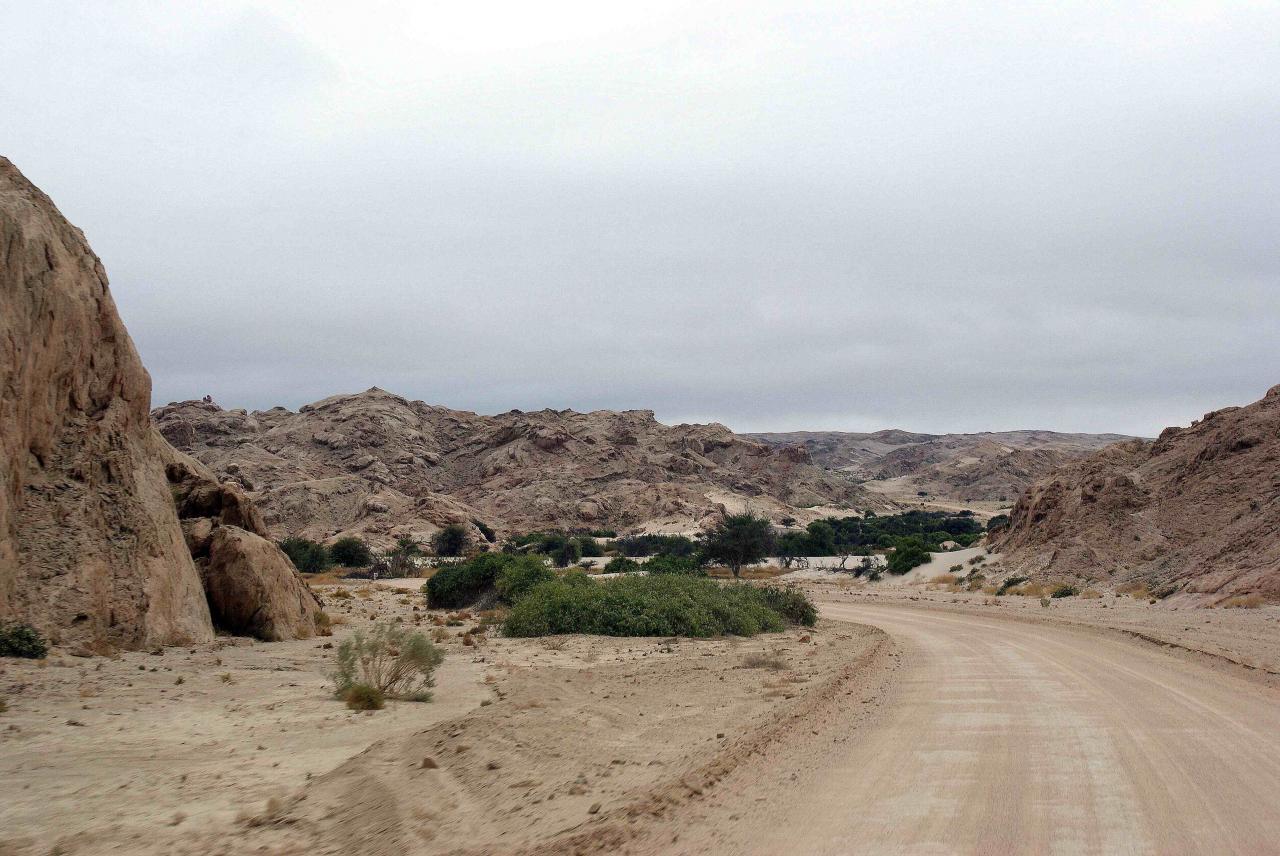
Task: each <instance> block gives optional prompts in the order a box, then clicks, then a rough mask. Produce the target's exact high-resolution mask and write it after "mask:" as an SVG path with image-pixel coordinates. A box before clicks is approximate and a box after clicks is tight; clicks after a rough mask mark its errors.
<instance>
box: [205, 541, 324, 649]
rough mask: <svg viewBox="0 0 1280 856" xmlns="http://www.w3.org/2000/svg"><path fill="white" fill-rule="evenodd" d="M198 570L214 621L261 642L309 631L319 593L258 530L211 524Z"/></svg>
mask: <svg viewBox="0 0 1280 856" xmlns="http://www.w3.org/2000/svg"><path fill="white" fill-rule="evenodd" d="M203 575H204V585H205V591H206V592H207V593H208V597H209V611H210V612H211V613H212V615H213V621H214V624H216V625H217V626H218V627H221V628H225V629H226V630H229V631H230V632H232V633H237V634H245V635H249V636H255V637H257V638H258V639H262V640H264V641H267V642H276V641H280V640H284V639H306V638H308V637H310V636H314V635H315V633H316V613H317V612H318V611H319V610H320V602H319V599H318V598H316V596H315V595H314V594H313V593H312V592H311V590H310V589H309V588H307V586H306V584H305V583H303V582H302V581H301V580H299V579H298V573H297V571H296V570H294V567H293V564H292V563H291V562H290V561H289V557H288V556H286V555H285V554H284V552H283V551H281V549H280V548H279V547H277V546H276V545H275V544H273V543H271V542H270V541H268V540H266V539H265V538H263V537H261V536H260V535H255V534H254V533H252V532H246V531H245V530H243V529H240V528H239V527H236V526H219V527H217V528H216V529H214V530H213V535H212V537H211V538H210V541H209V560H208V566H207V567H206V568H205V569H204V572H203Z"/></svg>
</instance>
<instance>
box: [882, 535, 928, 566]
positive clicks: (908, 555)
mask: <svg viewBox="0 0 1280 856" xmlns="http://www.w3.org/2000/svg"><path fill="white" fill-rule="evenodd" d="M928 561H929V551H928V549H927V548H926V545H925V544H924V542H923V541H922V540H921V539H919V538H915V537H909V538H900V539H899V540H898V543H897V544H896V545H895V547H894V550H893V552H892V553H890V554H889V566H888V568H887V569H886V570H888V571H889V573H891V574H896V575H898V576H901V575H902V574H905V573H906V572H907V571H909V570H911V569H912V568H915V567H919V566H920V565H923V564H925V563H926V562H928Z"/></svg>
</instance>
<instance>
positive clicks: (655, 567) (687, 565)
mask: <svg viewBox="0 0 1280 856" xmlns="http://www.w3.org/2000/svg"><path fill="white" fill-rule="evenodd" d="M642 570H645V571H648V572H649V573H650V574H656V575H662V574H676V575H678V576H686V577H705V576H706V575H707V572H706V570H704V569H703V568H702V566H701V565H699V564H698V560H697V559H695V558H693V557H691V556H654V557H653V558H652V559H650V560H649V561H647V562H645V563H644V567H643V568H642Z"/></svg>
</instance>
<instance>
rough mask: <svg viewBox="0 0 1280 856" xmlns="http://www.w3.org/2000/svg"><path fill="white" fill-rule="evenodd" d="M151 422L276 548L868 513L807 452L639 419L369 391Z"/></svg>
mask: <svg viewBox="0 0 1280 856" xmlns="http://www.w3.org/2000/svg"><path fill="white" fill-rule="evenodd" d="M153 416H154V418H155V421H156V424H157V426H158V427H159V428H160V430H161V431H162V432H163V433H164V434H165V436H166V437H169V438H171V439H172V440H173V441H174V443H175V444H183V443H186V445H182V446H181V448H182V449H183V450H184V451H187V452H189V453H190V454H191V455H193V456H194V457H196V458H198V459H200V460H201V461H202V462H204V463H205V464H208V465H209V466H210V467H211V468H212V469H213V470H214V471H215V472H216V473H218V476H219V477H220V478H222V479H227V478H232V477H235V478H237V479H239V480H241V483H243V482H244V481H245V480H247V481H248V482H249V483H251V484H253V485H254V486H255V488H256V489H255V491H254V493H253V499H254V501H255V503H256V504H257V505H258V506H259V507H260V508H261V509H262V510H263V514H264V517H265V519H266V523H267V525H268V526H269V527H270V528H271V531H272V533H273V534H274V535H276V536H277V537H280V536H284V535H290V534H301V535H305V536H306V537H310V538H316V539H327V538H332V537H335V536H337V535H346V534H354V535H359V536H361V537H364V538H367V539H369V540H370V541H372V542H374V543H375V544H382V545H387V544H389V543H391V542H392V541H394V539H395V536H397V535H401V534H407V535H413V536H415V537H418V538H420V539H421V538H427V537H429V536H430V535H431V534H432V533H434V532H435V531H437V530H438V529H439V528H440V527H442V526H445V525H447V524H450V523H460V524H462V525H464V526H468V527H471V532H472V539H473V541H476V542H477V543H480V540H481V537H482V536H481V535H480V529H479V527H477V526H475V523H476V521H479V522H482V523H485V524H487V525H488V526H490V527H493V528H494V529H497V530H498V531H499V532H502V533H509V532H513V531H529V530H532V529H536V528H542V527H589V528H594V527H603V528H614V529H628V528H645V529H668V530H675V531H679V530H687V529H690V528H696V527H697V526H698V525H699V523H700V522H701V521H704V520H706V519H709V518H711V517H713V516H714V515H715V514H717V513H719V511H720V510H721V508H722V507H725V506H727V507H732V508H740V507H744V506H747V505H750V506H751V507H752V508H754V509H755V510H757V511H759V512H761V513H765V514H771V515H773V516H774V517H775V518H779V519H780V518H781V517H796V518H797V519H806V515H809V516H811V517H816V516H820V514H819V513H817V512H813V513H810V512H808V511H806V510H803V509H800V508H797V507H798V506H817V505H822V504H827V503H830V504H845V505H849V506H853V507H866V506H867V505H869V504H870V503H869V501H868V500H867V498H866V497H865V496H864V495H863V494H862V493H861V492H860V491H859V490H858V489H857V488H856V486H855V485H854V484H853V482H852V481H851V480H849V479H848V478H845V477H844V476H842V475H840V474H832V473H827V472H824V471H823V470H822V469H821V468H819V467H816V466H813V465H812V464H811V463H810V461H809V457H808V454H807V453H806V452H805V451H804V450H803V449H797V448H782V449H778V450H774V449H772V448H770V447H769V446H767V445H765V444H763V443H759V442H755V441H753V440H748V439H744V438H743V437H741V436H739V435H737V434H734V433H733V432H732V431H730V430H729V429H728V428H726V427H724V426H723V425H663V424H662V423H660V422H658V421H657V420H656V419H655V418H654V414H653V413H652V411H647V410H629V411H623V412H615V411H597V412H593V413H577V412H574V411H569V410H540V411H537V412H535V413H524V412H521V411H515V410H513V411H511V412H509V413H503V414H500V415H497V416H481V415H478V414H475V413H468V412H465V411H458V410H450V409H448V408H444V407H436V406H431V405H428V404H424V403H423V402H420V401H409V400H407V399H404V398H402V397H400V396H398V395H393V394H391V393H388V392H385V391H383V390H380V389H371V390H368V391H366V392H363V393H359V394H357V395H343V396H334V397H332V398H327V399H324V400H323V401H318V402H315V403H314V404H309V405H307V406H305V407H302V408H300V409H299V411H298V412H297V413H290V412H289V411H287V410H283V409H282V408H275V409H273V410H269V411H257V412H253V413H247V412H245V411H242V410H222V409H221V408H219V407H217V406H216V405H213V404H208V403H205V402H199V401H187V402H180V403H175V404H170V405H168V406H166V407H160V408H157V409H156V410H155V411H154V413H153ZM191 438H195V440H194V441H192V440H191Z"/></svg>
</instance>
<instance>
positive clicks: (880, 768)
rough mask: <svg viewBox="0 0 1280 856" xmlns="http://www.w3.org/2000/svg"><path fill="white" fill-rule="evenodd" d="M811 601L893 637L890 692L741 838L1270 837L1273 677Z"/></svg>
mask: <svg viewBox="0 0 1280 856" xmlns="http://www.w3.org/2000/svg"><path fill="white" fill-rule="evenodd" d="M823 614H824V615H825V616H826V617H828V618H834V619H838V620H847V621H855V622H860V623H863V624H870V625H874V626H876V627H880V628H882V629H883V630H885V631H886V632H887V633H889V634H890V635H891V636H892V637H893V638H894V640H895V641H896V642H897V643H898V645H899V646H900V647H901V648H902V649H903V651H904V663H905V665H904V667H903V669H902V670H901V672H900V677H899V685H898V689H897V690H896V693H895V696H894V702H893V704H892V706H891V707H890V709H888V710H887V711H886V712H885V715H884V716H883V717H882V718H881V719H880V721H879V722H878V723H877V724H875V725H873V726H871V727H869V728H868V729H866V730H865V731H862V732H858V733H857V736H856V738H855V739H853V740H850V741H848V742H847V743H845V744H842V746H841V748H840V749H839V750H838V751H837V752H835V753H834V754H833V755H832V756H830V757H829V758H827V759H825V760H824V761H823V762H822V763H821V764H820V765H819V766H818V767H817V768H816V769H814V770H812V771H810V772H808V773H807V774H805V775H803V776H801V777H800V778H799V779H798V780H797V781H795V782H794V789H788V790H787V791H786V792H784V793H775V794H774V795H773V796H772V797H771V799H770V805H769V807H768V809H766V810H764V811H761V812H759V813H756V814H754V816H752V817H750V818H748V819H745V820H746V822H745V826H746V827H747V829H744V830H741V832H742V839H741V841H740V842H739V844H738V845H736V846H735V849H737V850H740V852H744V853H758V854H777V853H812V854H854V853H858V854H861V853H875V854H890V853H903V854H952V853H966V854H967V853H973V854H1004V853H1047V854H1106V856H1114V854H1209V853H1212V854H1219V853H1240V854H1270V853H1280V692H1277V691H1276V690H1274V689H1268V688H1265V687H1260V686H1257V685H1254V684H1251V683H1248V682H1246V681H1243V680H1241V679H1240V678H1238V677H1236V676H1234V675H1231V674H1226V673H1222V672H1218V671H1215V670H1213V669H1209V668H1206V667H1204V666H1202V665H1197V664H1195V663H1190V662H1184V661H1182V660H1179V659H1177V658H1174V657H1171V656H1169V655H1168V654H1165V653H1163V652H1161V651H1159V650H1156V649H1153V648H1147V647H1144V646H1142V645H1139V644H1135V643H1132V642H1128V641H1124V640H1120V639H1114V638H1110V637H1108V636H1104V635H1101V634H1097V633H1093V632H1087V631H1077V630H1072V629H1069V628H1063V627H1060V626H1054V625H1048V624H1034V623H1024V622H1017V621H1011V620H1007V619H1001V618H997V617H987V616H983V615H961V614H954V613H943V612H930V611H927V610H919V609H912V608H908V607H902V606H892V605H834V604H833V605H826V606H824V607H823ZM734 837H737V836H734Z"/></svg>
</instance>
